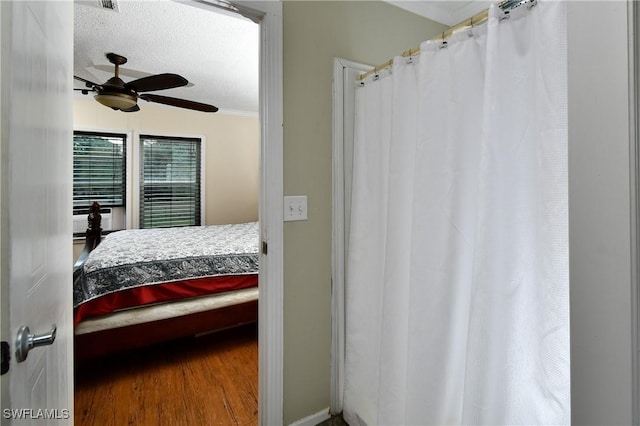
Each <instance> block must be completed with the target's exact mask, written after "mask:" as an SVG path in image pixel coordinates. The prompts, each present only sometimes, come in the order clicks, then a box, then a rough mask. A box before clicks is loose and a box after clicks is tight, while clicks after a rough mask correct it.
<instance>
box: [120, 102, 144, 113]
mask: <svg viewBox="0 0 640 426" xmlns="http://www.w3.org/2000/svg"><path fill="white" fill-rule="evenodd" d="M120 111H122V112H136V111H140V107H139V106H138V104H135V105H134V106H132V107H131V108H129V109H121V110H120Z"/></svg>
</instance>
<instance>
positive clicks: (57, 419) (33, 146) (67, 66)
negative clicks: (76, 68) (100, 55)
mask: <svg viewBox="0 0 640 426" xmlns="http://www.w3.org/2000/svg"><path fill="white" fill-rule="evenodd" d="M0 7H1V8H2V11H1V18H2V187H1V191H2V224H3V226H2V233H1V237H2V246H1V247H2V256H1V261H2V286H3V292H2V293H3V296H5V295H6V294H7V287H6V286H7V281H8V292H9V304H8V305H7V303H6V297H3V302H2V308H3V311H5V312H3V317H4V318H6V310H8V312H9V315H8V317H9V330H5V332H4V333H3V340H9V343H10V344H11V355H12V359H11V368H10V370H9V372H8V373H7V374H6V375H5V376H3V381H5V380H9V386H8V387H9V391H10V392H9V395H10V399H9V400H8V401H7V400H6V398H5V397H3V407H2V408H3V410H2V418H3V419H2V420H3V422H6V421H7V420H9V421H10V422H13V423H17V424H72V422H73V419H72V415H73V334H72V333H73V331H72V324H71V312H72V306H71V303H72V295H71V283H72V276H71V266H72V253H71V250H72V244H71V235H72V231H71V217H72V216H71V215H72V213H71V182H72V179H71V158H72V154H71V147H72V144H71V142H72V104H71V87H72V65H73V2H71V1H53V2H51V1H39V2H26V1H13V2H0ZM53 324H56V325H57V336H56V339H55V341H54V342H53V344H51V345H50V346H42V347H38V348H35V349H33V350H31V351H30V352H29V353H28V354H27V358H26V359H25V360H24V361H23V362H18V360H17V358H18V357H17V356H16V352H15V351H16V334H17V333H18V330H19V328H20V327H21V326H23V325H24V326H28V327H29V329H30V331H31V333H32V334H44V333H47V332H49V331H50V330H51V328H52V325H53ZM4 387H5V383H3V388H4ZM5 389H6V388H5ZM7 405H8V406H7ZM7 410H9V411H7ZM20 418H22V420H20Z"/></svg>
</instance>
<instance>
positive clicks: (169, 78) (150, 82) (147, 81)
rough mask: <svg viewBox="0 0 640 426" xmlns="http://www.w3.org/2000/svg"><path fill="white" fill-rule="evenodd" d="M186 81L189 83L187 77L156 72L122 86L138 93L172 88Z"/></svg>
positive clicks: (182, 84)
mask: <svg viewBox="0 0 640 426" xmlns="http://www.w3.org/2000/svg"><path fill="white" fill-rule="evenodd" d="M187 83H189V82H188V81H187V79H186V78H184V77H182V76H180V75H178V74H156V75H150V76H149V77H142V78H139V79H137V80H133V81H130V82H128V83H125V85H124V86H125V87H126V88H128V89H133V90H135V91H136V92H138V93H139V92H152V91H154V90H164V89H173V88H174V87H181V86H186V85H187Z"/></svg>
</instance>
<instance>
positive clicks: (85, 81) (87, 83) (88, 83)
mask: <svg viewBox="0 0 640 426" xmlns="http://www.w3.org/2000/svg"><path fill="white" fill-rule="evenodd" d="M73 78H75V79H76V80H80V81H82V82H84V84H86V86H87V87H97V86H100V85H99V84H98V83H94V82H93V81H89V80H86V79H84V78H82V77H78V76H77V75H74V76H73Z"/></svg>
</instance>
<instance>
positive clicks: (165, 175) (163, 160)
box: [140, 135, 201, 228]
mask: <svg viewBox="0 0 640 426" xmlns="http://www.w3.org/2000/svg"><path fill="white" fill-rule="evenodd" d="M200 145H201V140H200V139H199V138H176V137H159V136H145V135H140V155H141V157H142V158H141V161H140V165H141V167H140V227H141V228H158V227H169V226H188V225H200V224H201V217H200V216H201V214H200V212H201V210H200V175H201V173H200V170H201V169H200V168H201V153H200V151H201V150H200Z"/></svg>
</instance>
